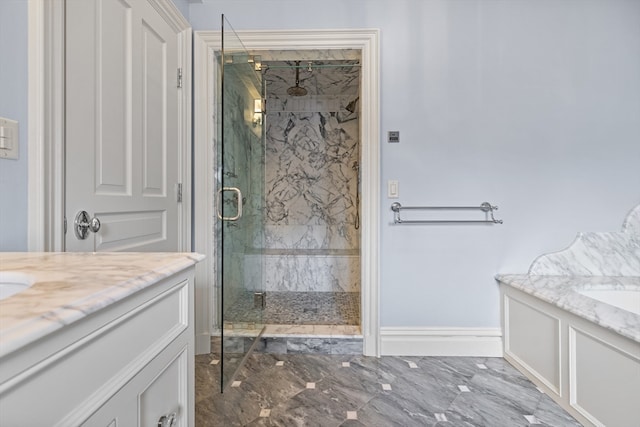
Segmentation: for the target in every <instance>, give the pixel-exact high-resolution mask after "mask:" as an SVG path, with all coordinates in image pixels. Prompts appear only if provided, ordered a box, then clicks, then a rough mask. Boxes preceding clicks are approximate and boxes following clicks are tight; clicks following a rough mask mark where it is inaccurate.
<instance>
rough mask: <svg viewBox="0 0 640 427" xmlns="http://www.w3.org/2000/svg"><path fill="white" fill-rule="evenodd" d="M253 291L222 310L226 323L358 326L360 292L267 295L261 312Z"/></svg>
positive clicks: (271, 293) (269, 293) (240, 296)
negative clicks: (256, 305)
mask: <svg viewBox="0 0 640 427" xmlns="http://www.w3.org/2000/svg"><path fill="white" fill-rule="evenodd" d="M253 304H254V303H253V292H247V293H243V294H241V295H239V297H238V298H236V300H235V301H234V302H233V303H232V304H230V306H228V307H227V308H226V309H225V315H224V317H225V321H227V322H256V323H263V324H272V325H359V324H360V292H267V293H266V304H265V308H264V310H263V311H260V310H258V309H255V308H254V305H253Z"/></svg>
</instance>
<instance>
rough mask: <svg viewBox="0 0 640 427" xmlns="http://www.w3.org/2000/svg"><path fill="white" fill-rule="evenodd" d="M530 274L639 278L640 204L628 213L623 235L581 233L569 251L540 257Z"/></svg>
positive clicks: (616, 233)
mask: <svg viewBox="0 0 640 427" xmlns="http://www.w3.org/2000/svg"><path fill="white" fill-rule="evenodd" d="M529 274H530V275H560V276H635V277H638V276H640V205H638V206H636V207H635V208H634V209H632V210H631V212H629V214H628V215H627V217H626V219H625V221H624V225H623V227H622V231H621V232H613V233H597V232H583V233H578V235H577V237H576V239H575V240H574V241H573V243H571V245H570V246H569V247H568V248H567V249H565V250H563V251H559V252H554V253H551V254H546V255H542V256H540V257H538V258H537V259H536V260H535V261H534V262H533V263H532V264H531V267H530V268H529Z"/></svg>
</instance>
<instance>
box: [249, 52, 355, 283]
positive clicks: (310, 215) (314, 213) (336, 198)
mask: <svg viewBox="0 0 640 427" xmlns="http://www.w3.org/2000/svg"><path fill="white" fill-rule="evenodd" d="M355 62H356V61H348V62H341V63H337V62H336V61H324V62H322V61H315V62H313V64H312V66H311V67H312V71H309V70H308V68H300V71H299V77H300V86H301V87H304V88H305V89H307V91H308V94H307V95H305V96H301V97H292V96H289V95H287V88H289V87H291V86H293V85H294V84H295V68H292V67H290V65H292V64H294V63H293V62H292V61H288V62H287V61H277V62H276V61H274V62H269V63H267V64H266V70H265V73H264V76H265V81H266V88H267V89H266V90H267V115H266V120H265V126H266V129H265V134H266V148H265V196H266V200H265V215H264V220H265V230H264V231H265V234H264V238H265V245H264V249H265V255H264V261H265V277H264V280H265V286H266V290H267V291H297V292H308V291H318V292H327V291H341V292H344V291H346V292H357V291H359V289H360V259H359V248H360V231H359V227H360V212H359V209H360V206H359V194H358V192H359V174H360V168H359V158H360V136H359V120H358V102H359V67H358V66H353V64H354V63H355ZM302 64H304V61H303V62H302ZM340 64H343V65H345V66H337V65H340ZM263 66H265V64H264V63H263ZM321 66H323V67H324V68H322V67H321ZM247 262H248V263H251V262H252V260H251V259H247ZM246 271H251V268H250V267H248V268H246Z"/></svg>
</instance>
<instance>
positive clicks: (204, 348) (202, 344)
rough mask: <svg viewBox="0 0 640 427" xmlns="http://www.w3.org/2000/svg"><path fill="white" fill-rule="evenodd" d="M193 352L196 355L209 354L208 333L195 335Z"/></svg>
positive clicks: (209, 339)
mask: <svg viewBox="0 0 640 427" xmlns="http://www.w3.org/2000/svg"><path fill="white" fill-rule="evenodd" d="M195 352H196V354H209V353H211V335H210V334H209V333H204V334H197V335H196V340H195Z"/></svg>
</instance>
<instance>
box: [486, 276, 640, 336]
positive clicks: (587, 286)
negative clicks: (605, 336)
mask: <svg viewBox="0 0 640 427" xmlns="http://www.w3.org/2000/svg"><path fill="white" fill-rule="evenodd" d="M496 280H498V282H500V283H502V284H505V285H508V286H511V287H513V288H516V289H519V290H521V291H523V292H526V293H528V294H530V295H533V296H535V297H537V298H539V299H541V300H543V301H546V302H548V303H550V304H553V305H555V306H558V307H560V308H562V309H564V310H566V311H568V312H570V313H573V314H575V315H577V316H580V317H582V318H585V319H587V320H590V321H592V322H594V323H596V324H598V325H600V326H602V327H604V328H607V329H611V330H613V331H615V332H617V333H618V334H620V335H622V336H624V337H627V338H630V339H632V340H634V341H636V342H640V315H638V314H635V313H632V312H630V311H627V310H623V309H621V308H618V307H615V306H613V305H609V304H606V303H603V302H600V301H598V300H595V299H593V298H589V297H587V296H585V295H583V294H581V293H579V291H584V290H628V291H638V292H640V277H622V276H618V277H612V276H606V277H605V276H543V275H541V276H536V275H528V274H500V275H498V276H496Z"/></svg>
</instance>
